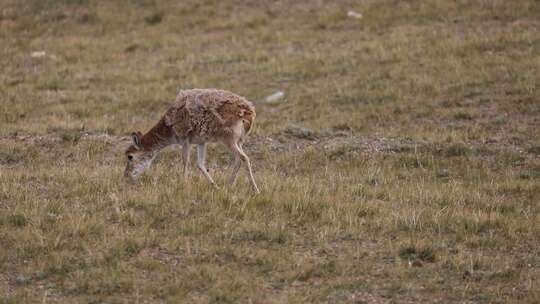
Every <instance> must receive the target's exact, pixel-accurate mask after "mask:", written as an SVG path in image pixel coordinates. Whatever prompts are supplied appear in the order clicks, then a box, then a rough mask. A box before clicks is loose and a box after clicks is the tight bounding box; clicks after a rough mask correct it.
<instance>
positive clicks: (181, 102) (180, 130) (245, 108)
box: [125, 89, 258, 192]
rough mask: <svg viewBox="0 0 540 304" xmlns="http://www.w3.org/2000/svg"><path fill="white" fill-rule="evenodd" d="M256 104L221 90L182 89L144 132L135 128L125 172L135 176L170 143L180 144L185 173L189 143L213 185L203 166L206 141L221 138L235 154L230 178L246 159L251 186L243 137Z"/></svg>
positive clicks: (251, 120)
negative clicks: (193, 147)
mask: <svg viewBox="0 0 540 304" xmlns="http://www.w3.org/2000/svg"><path fill="white" fill-rule="evenodd" d="M255 116H256V114H255V107H254V106H253V104H252V103H251V102H249V101H247V100H246V99H245V98H243V97H241V96H238V95H236V94H233V93H231V92H228V91H224V90H215V89H193V90H185V91H181V92H180V93H179V94H178V96H177V97H176V101H175V103H174V104H173V105H172V106H171V107H170V108H169V109H168V110H167V112H166V113H165V115H164V116H163V117H162V118H161V119H160V121H159V122H158V123H157V124H156V125H155V126H154V127H153V128H152V129H151V130H150V131H148V132H147V133H146V134H144V135H143V134H142V133H141V132H134V133H133V134H132V138H133V144H132V145H131V146H130V147H129V148H128V149H127V150H126V155H127V157H128V163H127V166H126V171H125V175H126V176H128V177H131V178H135V177H137V176H138V175H139V174H140V173H142V171H143V170H144V169H145V168H146V167H148V165H150V163H151V162H152V160H153V158H154V157H155V155H156V154H157V152H159V151H160V150H161V149H162V148H164V147H166V146H168V145H170V144H181V145H182V146H183V158H184V170H185V174H186V175H187V171H188V161H189V153H190V145H191V144H197V145H198V165H199V169H201V171H202V172H203V174H204V175H205V176H206V177H207V178H208V179H209V181H210V182H211V183H212V184H214V185H215V183H214V181H213V180H212V178H211V177H210V175H209V174H208V172H207V170H206V167H205V164H204V163H205V156H206V143H207V142H222V143H224V144H225V145H227V146H228V147H229V148H230V149H231V151H232V152H233V153H234V155H235V166H234V168H235V169H234V171H233V176H232V177H231V182H234V180H235V179H236V173H237V172H238V169H239V167H240V161H243V162H244V163H246V165H247V168H248V171H249V175H250V181H251V184H252V187H253V189H254V190H255V191H257V192H258V188H257V185H256V184H255V180H254V179H253V173H252V170H251V164H250V162H249V158H248V157H247V155H246V154H245V153H244V151H243V150H242V140H243V138H244V136H245V135H247V134H248V133H249V132H250V130H251V129H252V127H253V123H254V120H255Z"/></svg>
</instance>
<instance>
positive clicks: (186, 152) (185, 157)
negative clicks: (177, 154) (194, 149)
mask: <svg viewBox="0 0 540 304" xmlns="http://www.w3.org/2000/svg"><path fill="white" fill-rule="evenodd" d="M190 155H191V145H190V144H189V142H188V141H187V140H186V141H185V142H184V143H183V144H182V162H183V163H184V179H187V177H188V175H189V156H190Z"/></svg>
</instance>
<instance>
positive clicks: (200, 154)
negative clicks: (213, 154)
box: [197, 144, 218, 188]
mask: <svg viewBox="0 0 540 304" xmlns="http://www.w3.org/2000/svg"><path fill="white" fill-rule="evenodd" d="M197 166H198V167H199V170H201V172H202V174H203V175H204V176H206V178H207V179H208V181H209V182H210V183H211V184H212V186H214V188H218V186H217V185H216V183H215V182H214V180H213V179H212V177H211V176H210V174H209V173H208V170H207V169H206V144H200V145H198V146H197Z"/></svg>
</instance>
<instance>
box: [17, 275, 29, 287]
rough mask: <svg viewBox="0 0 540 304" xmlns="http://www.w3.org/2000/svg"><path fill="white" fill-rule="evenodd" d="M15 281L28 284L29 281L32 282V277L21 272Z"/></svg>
mask: <svg viewBox="0 0 540 304" xmlns="http://www.w3.org/2000/svg"><path fill="white" fill-rule="evenodd" d="M15 282H16V283H17V284H20V285H23V284H28V282H30V279H29V278H27V277H25V276H23V275H22V274H20V275H18V276H17V277H16V278H15Z"/></svg>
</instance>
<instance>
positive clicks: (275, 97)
mask: <svg viewBox="0 0 540 304" xmlns="http://www.w3.org/2000/svg"><path fill="white" fill-rule="evenodd" d="M283 97H285V93H284V92H283V91H277V92H275V93H274V94H272V95H269V96H266V98H265V99H264V100H265V101H266V102H274V101H278V100H280V99H282V98H283Z"/></svg>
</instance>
